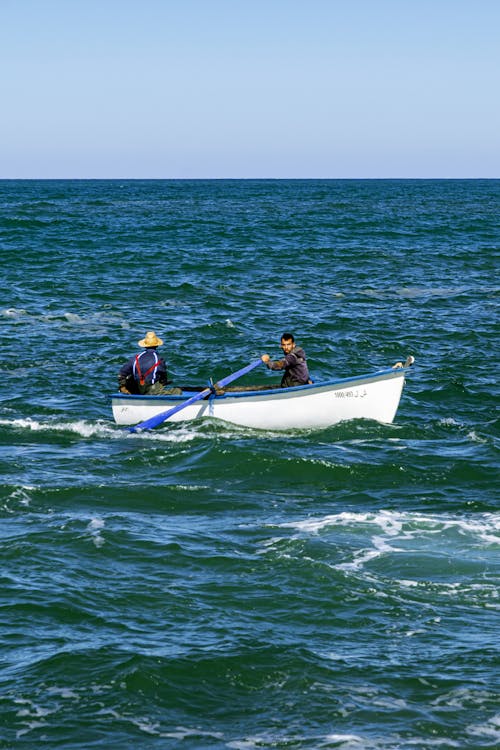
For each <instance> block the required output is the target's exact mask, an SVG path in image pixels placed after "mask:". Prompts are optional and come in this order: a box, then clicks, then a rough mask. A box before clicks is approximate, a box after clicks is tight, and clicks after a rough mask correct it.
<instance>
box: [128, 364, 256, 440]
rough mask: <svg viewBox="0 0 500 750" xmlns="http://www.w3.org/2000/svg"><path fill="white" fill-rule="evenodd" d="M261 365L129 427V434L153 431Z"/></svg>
mask: <svg viewBox="0 0 500 750" xmlns="http://www.w3.org/2000/svg"><path fill="white" fill-rule="evenodd" d="M261 364H262V360H261V359H256V360H255V361H254V362H250V364H249V365H247V366H246V367H242V368H241V370H238V371H237V372H233V374H232V375H228V376H227V377H226V378H222V380H219V381H218V382H217V383H215V385H213V386H212V387H211V388H205V389H204V390H203V391H200V393H197V394H196V395H195V396H191V398H188V400H187V401H183V402H182V404H179V405H178V406H173V407H172V408H171V409H168V411H163V412H162V413H161V414H156V415H155V416H154V417H150V419H146V421H145V422H141V423H140V424H136V425H135V426H134V427H129V428H128V429H129V432H141V431H142V430H152V429H153V428H154V427H158V425H159V424H161V423H162V422H164V421H165V420H166V419H168V418H169V417H171V416H172V414H177V412H178V411H180V410H181V409H185V408H186V406H189V405H190V404H194V403H195V401H200V400H201V399H202V398H205V396H208V395H209V394H210V393H213V391H214V389H215V388H224V386H225V385H228V384H229V383H232V382H233V380H236V378H241V376H242V375H246V373H247V372H250V370H253V369H254V368H255V367H257V365H261Z"/></svg>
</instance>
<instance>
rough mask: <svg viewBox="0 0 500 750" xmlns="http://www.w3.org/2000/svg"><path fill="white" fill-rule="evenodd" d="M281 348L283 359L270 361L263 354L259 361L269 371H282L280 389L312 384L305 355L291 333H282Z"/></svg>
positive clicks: (268, 357)
mask: <svg viewBox="0 0 500 750" xmlns="http://www.w3.org/2000/svg"><path fill="white" fill-rule="evenodd" d="M281 348H282V349H283V354H284V355H285V356H284V357H283V359H277V360H274V361H273V360H272V359H271V357H270V356H269V354H263V355H262V356H261V360H262V361H263V362H264V363H265V365H266V366H267V367H268V368H269V369H270V370H284V371H285V372H284V373H283V377H282V378H281V387H282V388H290V387H292V386H294V385H307V384H308V383H312V380H311V378H310V377H309V370H308V369H307V362H306V353H305V351H304V350H303V349H302V347H300V346H296V344H295V339H294V337H293V335H292V334H291V333H284V334H283V335H282V337H281Z"/></svg>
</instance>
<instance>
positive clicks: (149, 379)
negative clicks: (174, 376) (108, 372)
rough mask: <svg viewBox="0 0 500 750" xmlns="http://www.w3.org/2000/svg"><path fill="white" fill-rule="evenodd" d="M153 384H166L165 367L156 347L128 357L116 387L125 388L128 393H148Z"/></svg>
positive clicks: (119, 374)
mask: <svg viewBox="0 0 500 750" xmlns="http://www.w3.org/2000/svg"><path fill="white" fill-rule="evenodd" d="M155 383H161V384H163V385H164V384H165V383H167V366H166V364H165V360H164V359H163V358H162V357H159V356H158V354H157V352H156V347H150V348H149V349H145V350H144V351H143V352H141V353H140V354H135V355H134V356H133V357H130V359H129V360H128V362H126V363H125V364H124V365H123V367H122V368H121V369H120V372H119V373H118V386H119V387H120V388H121V387H122V386H125V388H127V389H128V390H129V391H130V393H149V391H151V387H152V386H153V385H154V384H155Z"/></svg>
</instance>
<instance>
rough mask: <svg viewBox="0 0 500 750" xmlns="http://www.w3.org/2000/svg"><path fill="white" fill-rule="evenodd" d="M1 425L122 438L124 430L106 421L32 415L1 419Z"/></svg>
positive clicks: (40, 430)
mask: <svg viewBox="0 0 500 750" xmlns="http://www.w3.org/2000/svg"><path fill="white" fill-rule="evenodd" d="M0 425H3V426H5V427H13V428H15V429H23V430H30V431H31V432H73V433H75V434H77V435H80V436H81V437H85V438H89V437H108V438H109V437H111V438H121V437H123V433H122V432H117V430H116V428H114V427H112V426H110V425H109V424H107V423H105V422H99V421H98V422H87V421H86V420H84V419H78V420H76V421H74V422H62V421H47V422H40V421H38V420H36V419H33V418H31V417H25V418H18V419H0Z"/></svg>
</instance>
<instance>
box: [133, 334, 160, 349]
mask: <svg viewBox="0 0 500 750" xmlns="http://www.w3.org/2000/svg"><path fill="white" fill-rule="evenodd" d="M137 343H138V344H139V346H143V347H145V348H146V349H147V348H148V347H149V346H161V345H162V344H163V339H160V338H158V336H157V335H156V333H155V332H154V331H148V332H147V333H146V335H145V336H144V338H143V339H141V340H140V341H138V342H137Z"/></svg>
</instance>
